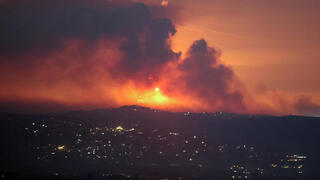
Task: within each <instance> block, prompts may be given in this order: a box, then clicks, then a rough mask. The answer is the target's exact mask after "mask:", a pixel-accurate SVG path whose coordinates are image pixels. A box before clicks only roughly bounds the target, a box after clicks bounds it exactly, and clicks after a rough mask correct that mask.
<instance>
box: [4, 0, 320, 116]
mask: <svg viewBox="0 0 320 180" xmlns="http://www.w3.org/2000/svg"><path fill="white" fill-rule="evenodd" d="M136 3H138V4H136ZM0 10H1V14H2V17H3V18H2V19H1V20H0V24H1V26H2V27H4V28H2V30H1V33H0V38H1V39H2V40H1V42H0V83H1V85H0V111H12V112H45V111H50V112H53V111H65V110H77V109H95V108H108V107H118V106H122V105H131V104H138V105H142V106H148V107H152V108H160V109H165V110H173V111H210V112H215V111H226V112H235V113H246V114H247V113H250V114H272V115H284V114H299V115H311V116H320V83H319V82H320V75H319V72H318V69H319V67H320V61H319V58H320V22H319V20H318V18H319V17H320V1H317V0H306V1H301V0H271V1H266V0H242V1H239V0H201V1H192V0H183V1H180V0H169V1H161V0H132V1H130V0H121V1H116V2H115V1H99V0H98V1H88V0H83V1H76V0H71V1H68V2H65V1H60V0H59V1H55V2H51V1H48V0H45V1H36V0H30V1H24V2H19V1H15V0H12V1H2V2H1V3H0Z"/></svg>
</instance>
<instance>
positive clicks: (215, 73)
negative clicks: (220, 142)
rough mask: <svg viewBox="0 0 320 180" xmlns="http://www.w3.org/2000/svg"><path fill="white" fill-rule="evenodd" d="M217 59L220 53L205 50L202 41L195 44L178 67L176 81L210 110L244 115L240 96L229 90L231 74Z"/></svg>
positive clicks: (209, 49)
mask: <svg viewBox="0 0 320 180" xmlns="http://www.w3.org/2000/svg"><path fill="white" fill-rule="evenodd" d="M219 56H220V53H219V52H218V51H217V50H216V49H213V48H210V47H208V45H207V42H206V41H205V40H204V39H201V40H198V41H195V42H194V43H193V45H192V46H191V47H190V49H189V51H188V54H187V57H186V58H185V59H184V61H183V62H182V63H181V64H179V65H178V69H179V70H180V71H181V76H180V77H179V82H181V83H183V85H184V88H183V89H185V90H186V93H191V94H193V95H195V97H197V98H198V99H199V100H200V101H202V102H203V103H204V104H206V105H207V106H209V107H210V108H211V109H215V110H220V111H233V112H234V111H238V112H244V110H245V106H244V103H243V95H242V93H241V92H236V91H235V92H232V90H231V88H230V83H232V82H233V80H234V73H233V71H232V69H231V68H229V67H227V66H225V65H223V64H221V63H220V62H219Z"/></svg>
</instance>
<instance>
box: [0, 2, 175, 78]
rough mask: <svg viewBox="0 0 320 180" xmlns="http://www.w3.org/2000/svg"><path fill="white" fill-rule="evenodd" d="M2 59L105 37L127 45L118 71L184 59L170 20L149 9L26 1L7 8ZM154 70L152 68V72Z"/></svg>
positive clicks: (3, 20)
mask: <svg viewBox="0 0 320 180" xmlns="http://www.w3.org/2000/svg"><path fill="white" fill-rule="evenodd" d="M0 10H1V11H0V12H1V17H2V18H1V25H2V26H1V27H2V28H1V30H0V38H1V41H0V53H1V54H2V55H12V54H15V55H16V54H17V53H19V54H21V53H26V52H32V53H34V54H36V55H41V54H45V55H46V52H47V51H50V50H52V49H57V48H62V46H63V42H64V41H65V39H82V40H86V41H87V42H88V43H89V44H88V45H91V44H90V43H92V42H95V41H97V40H98V39H100V38H101V37H106V38H108V39H116V40H120V39H121V41H122V43H121V50H122V51H123V52H124V56H125V58H124V59H123V60H122V61H121V64H120V66H119V67H118V68H123V69H124V70H125V71H126V72H127V73H128V74H130V75H131V73H135V72H138V71H141V70H142V69H143V68H144V67H145V66H146V65H147V66H149V64H154V65H161V64H164V63H166V61H168V60H169V59H172V58H175V57H178V54H177V53H174V52H173V51H172V50H171V49H170V47H169V45H168V44H167V42H166V40H167V38H168V37H169V35H174V33H175V32H176V30H175V28H174V26H173V24H172V23H171V21H170V20H169V19H154V18H152V15H151V12H150V11H149V9H148V7H146V6H145V5H144V4H140V3H138V4H133V5H122V4H115V3H110V2H102V1H93V2H90V1H75V0H72V1H67V2H65V1H60V0H58V1H47V0H45V1H23V2H20V1H19V2H16V1H15V2H11V3H8V4H5V5H2V6H1V9H0ZM150 67H152V66H150Z"/></svg>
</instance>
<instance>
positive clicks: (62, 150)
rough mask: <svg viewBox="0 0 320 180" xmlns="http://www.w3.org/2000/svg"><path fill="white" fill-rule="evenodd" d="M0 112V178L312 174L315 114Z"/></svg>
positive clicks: (315, 169)
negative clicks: (282, 115) (308, 115)
mask: <svg viewBox="0 0 320 180" xmlns="http://www.w3.org/2000/svg"><path fill="white" fill-rule="evenodd" d="M0 118H1V129H0V132H1V150H0V173H1V174H0V179H145V180H149V179H150V180H151V179H320V171H319V170H320V143H319V139H320V131H319V129H320V118H313V117H301V116H284V117H273V116H250V115H236V114H230V113H223V112H217V113H189V112H182V113H173V112H165V111H159V110H153V109H149V108H144V107H139V106H125V107H121V108H117V109H107V110H95V111H74V112H66V113H55V114H42V115H22V114H8V113H2V114H0Z"/></svg>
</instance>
